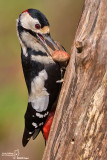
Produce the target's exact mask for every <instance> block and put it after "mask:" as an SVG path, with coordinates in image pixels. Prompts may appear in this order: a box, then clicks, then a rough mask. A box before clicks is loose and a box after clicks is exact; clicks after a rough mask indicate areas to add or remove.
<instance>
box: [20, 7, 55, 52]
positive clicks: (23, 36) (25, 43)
mask: <svg viewBox="0 0 107 160" xmlns="http://www.w3.org/2000/svg"><path fill="white" fill-rule="evenodd" d="M17 32H18V37H19V40H20V44H21V47H22V48H23V49H24V50H26V49H25V48H31V49H32V50H36V51H39V50H41V51H43V52H44V51H45V52H46V53H47V54H48V55H51V50H53V51H55V50H56V49H58V46H57V44H56V43H55V42H54V40H53V39H52V38H51V36H50V28H49V22H48V20H47V18H46V17H45V16H44V15H43V14H42V13H41V12H40V11H38V10H36V9H27V10H25V11H24V12H22V13H21V14H20V16H19V18H18V20H17ZM25 52H26V51H25Z"/></svg>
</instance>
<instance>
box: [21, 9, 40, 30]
mask: <svg viewBox="0 0 107 160" xmlns="http://www.w3.org/2000/svg"><path fill="white" fill-rule="evenodd" d="M20 21H21V25H22V27H24V28H26V29H30V30H32V31H35V30H36V29H35V24H40V23H39V21H38V20H37V19H36V18H32V17H31V16H30V15H29V13H27V12H24V13H23V14H22V15H21V17H20Z"/></svg>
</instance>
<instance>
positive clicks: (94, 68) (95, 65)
mask: <svg viewBox="0 0 107 160" xmlns="http://www.w3.org/2000/svg"><path fill="white" fill-rule="evenodd" d="M106 159H107V1H106V0H86V1H85V3H84V9H83V13H82V17H81V20H80V23H79V26H78V29H77V32H76V35H75V39H74V42H73V45H72V48H71V58H70V62H69V65H68V67H67V70H66V74H65V77H64V83H63V86H62V90H61V93H60V97H59V101H58V106H57V109H56V113H55V117H54V121H53V124H52V127H51V131H50V135H49V138H48V142H47V145H46V149H45V152H44V156H43V160H106Z"/></svg>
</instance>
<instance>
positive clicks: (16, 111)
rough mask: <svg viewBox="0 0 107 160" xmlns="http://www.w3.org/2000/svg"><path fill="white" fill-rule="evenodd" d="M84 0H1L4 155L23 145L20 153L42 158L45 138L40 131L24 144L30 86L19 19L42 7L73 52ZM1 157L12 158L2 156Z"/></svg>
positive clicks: (0, 132)
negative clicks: (22, 57)
mask: <svg viewBox="0 0 107 160" xmlns="http://www.w3.org/2000/svg"><path fill="white" fill-rule="evenodd" d="M83 2H84V0H78V1H75V0H66V1H64V0H55V1H52V0H23V1H22V0H17V1H15V0H9V1H7V0H4V1H0V156H1V154H2V153H3V152H14V150H16V149H19V151H20V156H22V157H29V159H30V160H34V159H35V160H41V159H42V155H43V151H44V147H45V145H44V140H43V137H42V135H41V134H40V135H39V136H38V137H37V139H36V140H35V141H33V140H30V142H29V144H28V145H27V146H26V147H25V148H23V147H22V144H21V140H22V134H23V129H24V114H25V111H26V107H27V99H28V95H27V89H26V85H25V81H24V77H23V73H22V68H21V58H20V54H21V52H20V45H19V41H18V38H17V34H16V19H17V18H18V15H19V14H20V13H21V12H22V11H24V10H26V9H28V8H35V9H38V10H40V11H42V12H43V13H44V14H45V15H46V17H47V19H48V20H49V22H50V26H51V36H52V37H53V39H54V40H57V41H59V42H60V43H61V44H62V45H63V46H64V47H65V49H66V50H67V51H68V52H69V51H70V47H71V43H72V41H73V38H74V35H75V31H76V27H77V24H78V22H79V18H80V16H81V12H82V7H83ZM0 159H3V160H4V159H8V160H9V159H12V157H2V156H1V158H0Z"/></svg>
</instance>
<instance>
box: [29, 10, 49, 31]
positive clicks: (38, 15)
mask: <svg viewBox="0 0 107 160" xmlns="http://www.w3.org/2000/svg"><path fill="white" fill-rule="evenodd" d="M28 13H29V14H30V16H31V17H32V18H35V19H38V20H39V22H40V24H41V28H43V27H44V26H49V22H48V20H47V18H46V17H45V15H44V14H43V13H41V12H40V11H39V10H36V9H28Z"/></svg>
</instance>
